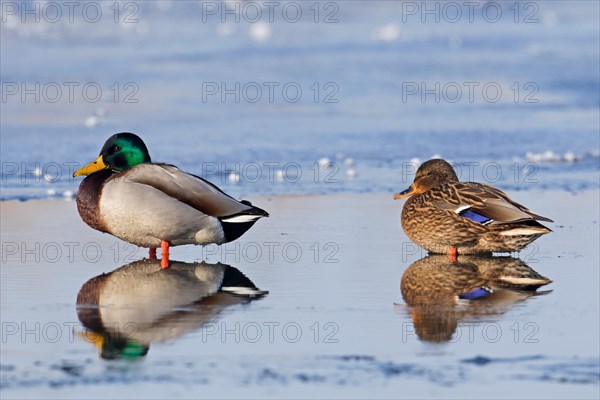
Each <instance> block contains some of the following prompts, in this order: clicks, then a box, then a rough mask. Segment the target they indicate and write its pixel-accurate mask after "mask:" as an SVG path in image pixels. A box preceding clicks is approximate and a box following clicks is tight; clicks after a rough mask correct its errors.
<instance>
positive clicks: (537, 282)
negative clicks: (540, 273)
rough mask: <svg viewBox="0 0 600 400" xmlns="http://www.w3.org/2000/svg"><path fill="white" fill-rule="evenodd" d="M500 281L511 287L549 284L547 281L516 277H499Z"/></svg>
mask: <svg viewBox="0 0 600 400" xmlns="http://www.w3.org/2000/svg"><path fill="white" fill-rule="evenodd" d="M500 280H501V281H503V282H506V283H510V284H512V285H523V286H525V285H545V284H547V283H550V280H549V279H542V278H519V277H518V276H501V277H500Z"/></svg>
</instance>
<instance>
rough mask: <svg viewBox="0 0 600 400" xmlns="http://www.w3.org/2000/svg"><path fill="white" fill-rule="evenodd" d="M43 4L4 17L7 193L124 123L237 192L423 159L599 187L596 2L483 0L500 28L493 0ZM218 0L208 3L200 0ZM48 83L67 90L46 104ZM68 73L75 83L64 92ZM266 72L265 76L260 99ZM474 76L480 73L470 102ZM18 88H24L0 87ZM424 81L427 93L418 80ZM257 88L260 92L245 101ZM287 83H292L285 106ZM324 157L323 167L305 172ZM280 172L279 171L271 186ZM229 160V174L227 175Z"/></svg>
mask: <svg viewBox="0 0 600 400" xmlns="http://www.w3.org/2000/svg"><path fill="white" fill-rule="evenodd" d="M19 4H20V3H19ZM27 4H29V6H28V7H31V8H33V7H34V5H33V4H34V3H27ZM44 4H45V3H43V2H37V7H38V8H37V10H38V14H39V17H40V22H39V23H36V22H35V20H34V17H33V16H32V15H25V16H23V15H21V12H22V10H21V9H20V8H19V9H18V10H17V11H16V15H12V14H14V13H13V12H10V13H9V12H8V11H7V10H6V9H3V18H4V21H3V24H2V28H1V29H2V30H1V32H2V50H1V55H2V57H1V67H2V68H1V71H2V76H1V79H2V83H3V86H2V89H3V100H2V103H1V106H2V115H1V122H0V128H1V141H2V146H1V151H0V155H1V157H2V162H3V164H2V194H1V197H2V199H13V198H19V199H28V198H37V197H48V196H50V197H52V196H61V195H62V194H63V193H64V192H65V191H67V196H69V194H70V193H69V191H71V192H73V191H76V188H77V185H78V182H79V180H73V179H70V178H69V168H68V165H67V164H65V163H78V164H79V165H83V164H84V163H87V162H89V161H91V160H92V159H93V158H94V157H95V156H96V155H97V153H98V151H99V149H100V147H101V145H102V144H103V142H104V140H106V138H107V137H108V136H109V135H111V134H112V133H115V132H120V131H133V132H136V133H138V134H139V135H141V136H142V137H143V139H144V140H145V141H146V143H147V145H148V147H149V149H150V152H151V155H152V156H153V158H154V159H155V160H161V161H167V162H170V163H173V164H176V165H178V166H180V167H182V168H184V169H186V170H188V171H190V172H194V173H196V174H203V175H205V176H206V177H207V178H208V179H210V180H212V181H213V182H215V183H217V184H218V185H220V186H223V187H224V188H225V189H226V190H227V191H229V192H232V193H233V194H234V195H247V194H248V193H262V194H278V193H329V192H336V191H353V192H360V191H375V192H377V191H393V190H399V189H401V188H403V187H404V186H406V184H407V182H408V181H409V180H410V177H409V176H407V175H406V174H405V172H410V167H407V165H406V164H405V163H407V162H409V161H410V160H411V159H413V158H415V157H416V158H419V159H420V160H421V161H423V160H426V159H428V158H430V157H431V156H433V155H440V156H442V157H444V158H447V159H450V160H452V161H454V162H456V163H461V162H472V163H479V164H478V166H477V168H474V169H473V170H472V171H473V172H474V173H475V174H474V175H473V176H472V177H470V178H472V179H477V180H481V179H483V180H487V181H488V182H490V183H493V184H496V185H498V186H500V187H503V188H505V189H508V188H510V189H528V188H531V187H534V186H538V185H526V184H524V183H531V181H530V180H525V179H524V174H525V175H527V173H528V171H529V172H530V173H531V168H533V169H535V177H536V178H537V181H535V180H534V182H533V183H538V184H540V185H543V186H542V187H552V188H562V189H568V190H580V189H586V188H597V187H598V163H599V154H600V138H599V136H600V133H599V119H600V114H599V107H600V89H599V88H600V86H599V85H600V79H599V70H600V63H599V58H598V57H599V54H598V48H599V46H600V41H599V27H598V18H599V17H600V14H599V11H598V8H599V7H598V3H597V2H595V1H572V2H559V1H541V2H521V3H513V2H501V3H494V4H501V5H502V9H501V13H502V14H501V17H500V18H498V21H497V22H491V21H493V20H494V19H493V18H494V15H496V14H495V12H496V8H490V6H489V5H488V6H486V5H484V4H485V3H480V4H478V5H477V6H475V7H474V8H473V15H472V19H471V17H470V16H469V9H468V8H467V7H464V6H463V7H461V10H460V12H461V15H460V18H457V17H456V15H458V14H455V11H454V10H455V9H456V7H455V6H453V5H455V4H457V3H447V2H441V3H432V4H430V6H431V7H435V4H437V7H438V10H439V12H438V13H437V15H436V14H426V12H425V11H426V10H425V8H423V5H422V4H421V3H410V2H393V1H389V2H369V4H368V5H367V4H366V3H364V2H358V1H344V2H329V3H327V2H322V3H319V4H318V9H319V16H318V21H319V22H318V23H315V22H314V19H315V11H314V8H315V6H314V3H310V2H309V3H307V2H304V3H294V4H298V5H300V8H301V10H302V17H301V18H300V20H299V21H298V22H297V23H290V22H287V21H286V18H287V19H288V20H289V19H290V18H293V17H294V15H295V14H293V13H292V9H287V12H286V13H285V14H284V12H283V11H282V10H283V9H284V6H285V5H286V4H287V3H285V2H284V3H281V4H280V5H279V6H278V8H275V9H274V10H275V11H274V14H273V22H272V23H271V22H270V21H269V15H268V9H266V8H265V9H263V10H262V18H260V19H259V20H258V22H256V23H252V22H250V21H251V20H253V18H254V16H255V14H254V10H255V8H252V7H250V8H248V6H247V3H239V4H238V7H239V10H240V13H239V14H238V19H239V22H236V16H235V15H234V14H223V15H221V13H220V12H221V11H222V10H223V9H224V8H223V9H222V8H221V7H226V6H225V5H224V4H221V3H211V2H208V3H201V2H193V1H190V2H168V1H163V2H135V3H131V2H129V3H127V2H120V3H116V4H118V7H115V5H114V4H113V3H102V2H101V3H97V4H99V5H100V7H101V11H102V16H101V18H100V19H99V21H98V22H96V23H90V22H88V21H86V19H85V18H84V17H83V16H82V9H83V6H81V7H80V8H76V9H75V10H74V14H73V22H72V23H71V22H69V20H68V18H67V16H68V10H67V9H66V8H64V9H63V10H62V11H63V16H62V18H60V19H59V21H58V22H57V23H50V22H49V21H50V20H51V19H52V18H53V17H54V14H53V13H52V12H53V10H52V9H51V8H50V9H44V8H43V6H44ZM215 4H216V6H217V9H218V12H217V14H216V15H212V14H210V13H208V12H207V10H209V8H207V7H212V6H213V5H215ZM234 4H236V3H230V4H229V6H227V7H230V8H232V7H234ZM252 4H259V3H252ZM260 4H262V3H260ZM413 6H414V7H417V10H416V11H414V14H413V13H412V12H411V11H412V10H414V8H412V9H411V8H410V7H413ZM109 7H112V8H109ZM244 7H246V8H244ZM311 7H313V8H311ZM452 7H454V8H452ZM115 8H117V9H118V10H119V14H118V15H117V17H116V18H117V20H118V21H119V23H115V22H114V19H115ZM33 9H35V8H33ZM95 9H96V8H93V9H92V10H95ZM517 10H518V14H517V13H516V12H517ZM132 13H133V14H132ZM88 14H89V15H92V14H91V11H90V10H88ZM128 16H129V17H130V18H129V19H127V18H126V17H128ZM436 16H437V18H438V19H439V22H436V19H435V18H436ZM92 17H93V15H92ZM284 17H285V18H284ZM21 18H24V19H25V23H23V22H22V21H21ZM87 18H88V20H89V18H91V17H90V16H88V17H87ZM126 19H127V21H129V20H131V19H133V20H134V21H133V22H125V20H126ZM136 19H137V22H135V20H136ZM454 19H457V21H456V22H452V21H453V20H454ZM325 20H326V21H328V22H325ZM335 20H337V22H335ZM422 20H424V21H425V22H424V23H423V22H422ZM515 20H516V21H517V22H515ZM223 21H225V22H223ZM52 82H55V83H56V84H57V85H58V86H60V87H61V89H62V95H61V96H58V100H57V101H56V102H51V100H53V99H54V98H55V97H57V95H56V93H57V92H56V90H55V87H54V86H53V84H52ZM65 82H75V83H76V84H78V85H79V86H75V89H74V92H73V99H72V101H70V99H69V96H68V88H67V86H66V84H65ZM90 82H91V83H94V84H95V85H97V87H100V89H101V90H102V98H101V99H99V100H98V101H97V102H91V101H86V98H85V96H84V93H83V87H84V85H86V84H88V83H90ZM264 82H274V84H273V85H278V86H274V88H275V89H274V92H273V99H272V101H270V99H269V92H268V88H267V86H266V85H265V84H264ZM469 82H473V83H472V84H471V85H477V86H473V87H474V91H473V93H472V99H470V98H469V88H468V86H467V85H469ZM36 83H38V84H39V85H40V86H39V87H40V89H39V90H38V91H37V94H38V96H39V99H37V100H36V98H35V95H32V94H29V95H24V99H22V97H21V95H22V94H23V93H22V92H21V86H20V85H22V84H25V85H26V88H30V89H31V88H34V91H35V84H36ZM236 83H239V85H240V90H239V91H238V96H239V99H238V100H239V102H238V101H236V98H235V95H234V94H229V95H225V96H224V99H222V98H221V94H222V93H221V90H220V89H219V91H218V93H217V94H215V95H210V94H209V92H207V90H208V88H212V87H213V86H211V85H213V84H216V85H217V87H220V85H225V86H224V87H225V88H228V89H232V88H235V85H236ZM515 83H516V84H517V85H518V86H519V92H518V94H517V93H516V87H515V86H514V84H515ZM15 84H16V85H18V88H19V91H18V93H16V94H10V92H9V89H10V90H12V89H14V86H11V85H15ZM128 84H133V85H132V86H131V85H130V86H127V85H128ZM248 84H249V85H250V86H248ZM286 84H291V85H292V89H288V91H287V92H286V93H287V96H288V97H287V99H286V97H284V96H285V95H286V93H283V89H282V88H283V87H284V85H286ZM315 84H316V85H317V86H314V85H315ZM436 84H439V87H440V90H438V92H437V96H439V98H436V94H427V93H423V92H421V90H420V88H421V85H424V86H423V88H424V89H426V90H431V89H435V87H436V86H435V85H436ZM486 84H487V85H488V86H489V85H491V86H489V87H491V89H490V88H488V89H487V90H488V91H487V92H485V93H484V92H483V87H484V86H485V85H486ZM7 85H9V86H7ZM207 85H208V86H207ZM245 85H246V91H243V87H244V86H245ZM327 85H329V86H327ZM412 85H417V86H416V87H417V88H419V90H418V92H417V93H415V94H410V92H409V91H408V90H410V89H413V88H414V87H415V86H412ZM527 85H529V86H527ZM256 86H260V87H261V89H262V95H261V97H260V98H259V99H258V100H257V101H256V102H251V101H252V100H253V99H254V98H255V97H256V96H257V92H256ZM457 86H458V87H459V88H460V90H461V91H462V93H461V95H460V96H459V97H456V96H458V92H457V89H456V87H457ZM294 87H300V89H301V90H302V95H301V96H298V97H299V100H298V101H297V102H292V99H293V98H294V97H295V92H294V89H293V88H294ZM317 87H318V88H319V92H318V94H317V92H316V90H317V89H316V88H317ZM444 87H445V89H444ZM495 87H500V88H501V89H502V93H501V94H499V95H498V96H496V92H495V89H494V88H495ZM117 88H118V93H117ZM87 93H88V95H87V96H88V99H93V98H94V97H95V91H94V90H93V89H91V90H90V91H89V92H87ZM127 96H129V97H127ZM328 96H329V97H328ZM422 96H423V97H422ZM486 96H487V97H486ZM455 98H456V99H457V100H456V101H454V99H455ZM494 98H497V99H498V101H496V102H492V101H491V100H492V99H494ZM486 99H487V100H486ZM130 100H137V103H130V102H129V101H130ZM315 100H316V102H315ZM330 101H334V102H330ZM530 101H536V102H535V103H531V102H530ZM547 151H551V152H554V154H551V153H548V154H546V155H545V156H544V155H543V153H544V152H547ZM528 152H530V153H532V154H529V157H528V156H527V153H528ZM565 153H567V155H566V156H567V157H566V161H565V159H564V158H565V157H564V156H565ZM571 153H572V154H571ZM573 156H574V157H575V159H576V161H575V162H571V161H570V159H572V158H573ZM323 157H326V158H328V159H329V160H330V161H332V162H333V163H335V164H336V165H334V166H332V167H330V168H331V169H329V170H327V171H318V169H317V168H316V167H315V163H316V162H317V160H319V159H321V158H323ZM348 157H351V158H352V159H353V160H354V162H355V163H354V165H353V166H351V167H348V166H347V165H346V164H345V159H346V158H348ZM553 158H557V160H555V161H554V162H551V160H552V159H553ZM489 162H498V163H499V165H500V166H501V172H502V174H501V176H497V177H496V173H494V174H492V175H491V176H489V175H490V174H491V173H492V172H494V170H485V168H486V167H485V165H486V163H489ZM515 162H517V163H518V165H516V166H515V165H513V164H514V163H515ZM529 162H533V163H535V165H533V166H532V165H531V164H528V163H529ZM253 163H258V167H260V177H258V178H257V177H256V171H257V165H256V164H253ZM289 163H291V165H290V164H289ZM269 165H271V167H269ZM298 165H299V166H300V167H299V168H300V170H301V173H302V177H301V179H298V180H297V181H296V179H295V178H294V177H295V176H296V174H297V173H298V171H297V170H298ZM36 167H38V168H39V171H38V172H37V176H36V175H34V174H33V173H32V171H33V170H34V169H35V168H36ZM286 167H287V169H286ZM491 168H496V167H491ZM515 168H517V169H520V170H521V173H517V171H515ZM282 169H285V170H286V171H284V172H288V173H289V174H290V175H289V176H288V175H283V179H279V180H280V181H282V182H279V183H278V179H277V176H276V175H275V174H277V170H282ZM348 169H351V170H352V171H350V172H347V170H348ZM231 171H233V172H236V173H238V175H240V177H239V178H240V181H239V182H237V183H235V182H233V181H230V180H229V179H228V177H229V174H230V172H231ZM538 171H539V172H540V173H538ZM71 172H72V171H71ZM484 174H485V175H484ZM44 175H47V176H46V181H45V180H44ZM290 177H291V178H290ZM326 178H333V179H326ZM486 178H487V179H486ZM47 181H49V182H47ZM538 187H539V186H538Z"/></svg>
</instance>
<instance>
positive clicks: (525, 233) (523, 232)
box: [500, 228, 548, 236]
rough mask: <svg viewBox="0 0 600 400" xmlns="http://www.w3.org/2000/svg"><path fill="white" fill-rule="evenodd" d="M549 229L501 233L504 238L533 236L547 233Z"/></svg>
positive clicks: (524, 229)
mask: <svg viewBox="0 0 600 400" xmlns="http://www.w3.org/2000/svg"><path fill="white" fill-rule="evenodd" d="M547 232H548V230H547V229H540V228H515V229H511V230H510V231H504V232H500V235H502V236H531V235H542V234H544V233H547Z"/></svg>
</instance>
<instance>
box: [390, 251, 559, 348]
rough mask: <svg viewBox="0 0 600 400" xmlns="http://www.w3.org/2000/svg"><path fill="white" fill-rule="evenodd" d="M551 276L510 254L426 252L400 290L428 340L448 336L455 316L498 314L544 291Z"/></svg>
mask: <svg viewBox="0 0 600 400" xmlns="http://www.w3.org/2000/svg"><path fill="white" fill-rule="evenodd" d="M551 282H552V281H551V280H550V279H548V278H546V277H544V276H542V275H540V274H538V273H537V272H536V271H534V270H533V269H531V268H530V267H529V266H527V264H525V263H524V262H523V261H521V260H520V259H517V258H513V257H491V256H487V257H486V256H459V257H458V260H457V261H456V262H451V261H450V260H449V258H448V257H447V256H446V255H429V256H427V257H424V258H422V259H420V260H418V261H416V262H414V263H413V264H412V265H411V266H410V267H408V269H407V270H406V271H405V272H404V274H403V275H402V279H401V281H400V290H401V292H402V297H403V298H404V301H405V302H406V303H407V304H408V306H409V307H410V309H411V316H412V320H413V325H414V328H415V331H416V333H417V335H418V336H419V338H420V339H421V340H423V341H428V342H447V341H450V340H451V339H452V335H453V334H454V332H455V330H456V327H457V325H458V322H459V321H460V320H462V319H465V318H469V317H474V318H477V317H482V316H488V317H489V316H493V315H499V314H502V313H504V312H506V311H507V309H508V308H509V307H510V306H511V305H512V304H514V303H515V302H518V301H521V300H525V299H527V298H528V297H531V296H534V295H539V294H547V293H549V291H547V292H536V290H537V289H538V288H539V287H541V286H544V285H547V284H549V283H551Z"/></svg>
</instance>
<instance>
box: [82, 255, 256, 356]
mask: <svg viewBox="0 0 600 400" xmlns="http://www.w3.org/2000/svg"><path fill="white" fill-rule="evenodd" d="M266 293H267V292H266V291H261V290H259V289H258V288H257V287H256V286H255V285H254V284H253V283H252V282H251V281H250V280H249V279H248V278H247V277H246V276H245V275H244V274H242V273H241V272H240V271H239V270H237V269H236V268H233V267H231V266H229V265H225V264H220V263H219V264H207V263H183V262H177V261H174V262H173V263H172V266H171V268H169V269H166V270H163V269H161V266H160V260H156V259H154V260H147V259H144V260H140V261H136V262H134V263H131V264H128V265H124V266H123V267H121V268H118V269H116V270H114V271H113V272H110V273H108V274H102V275H99V276H97V277H95V278H92V279H90V280H89V281H87V282H86V283H85V284H84V285H83V286H82V288H81V289H80V291H79V294H78V295H77V316H78V317H79V320H80V321H81V323H82V324H83V326H84V327H85V328H87V331H85V332H82V333H81V334H80V336H82V337H83V338H84V339H85V340H88V341H91V342H93V343H95V344H96V346H97V347H98V348H99V350H100V356H101V357H102V358H106V359H115V358H135V357H141V356H144V355H146V353H147V352H148V349H149V347H150V343H152V342H160V341H165V340H169V339H175V338H177V337H179V336H181V335H183V334H185V333H187V332H190V331H192V330H194V329H197V328H199V327H201V325H202V324H204V323H206V322H209V321H211V320H213V319H214V318H215V317H216V316H217V315H218V314H219V313H220V312H221V311H223V310H224V309H226V308H227V307H230V306H233V305H237V304H245V303H248V302H250V301H252V300H254V299H257V298H260V297H262V296H264V295H265V294H266Z"/></svg>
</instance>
